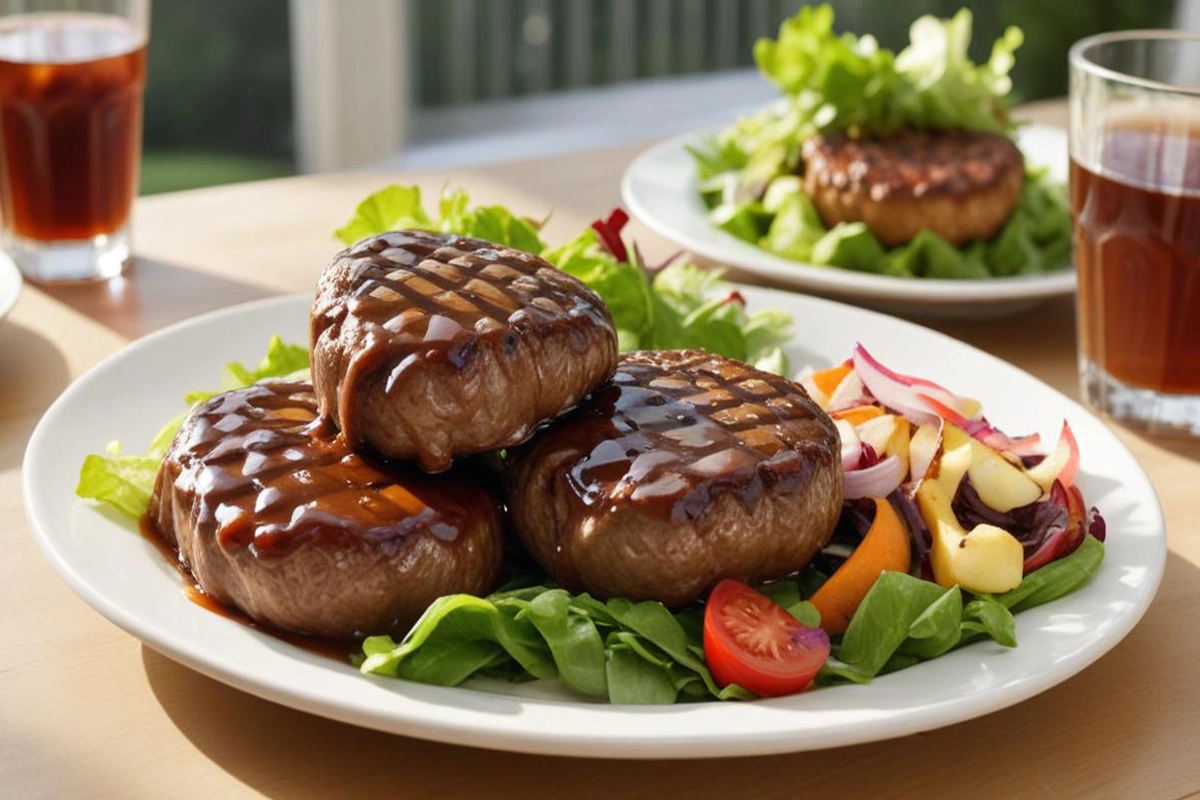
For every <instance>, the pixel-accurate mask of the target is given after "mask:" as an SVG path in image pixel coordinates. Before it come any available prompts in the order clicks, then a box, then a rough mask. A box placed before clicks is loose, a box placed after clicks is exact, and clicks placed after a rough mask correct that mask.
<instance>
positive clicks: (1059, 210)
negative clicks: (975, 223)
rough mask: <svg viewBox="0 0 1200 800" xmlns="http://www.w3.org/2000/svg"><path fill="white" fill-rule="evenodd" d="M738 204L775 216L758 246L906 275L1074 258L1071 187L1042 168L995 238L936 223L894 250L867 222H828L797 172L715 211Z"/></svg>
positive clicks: (1000, 273)
mask: <svg viewBox="0 0 1200 800" xmlns="http://www.w3.org/2000/svg"><path fill="white" fill-rule="evenodd" d="M739 209H747V210H746V212H745V213H747V214H751V215H759V214H761V213H763V212H765V213H766V214H768V215H769V221H768V222H767V223H766V225H767V226H766V232H765V233H764V234H763V235H762V236H761V237H760V238H759V239H758V240H757V244H758V246H759V247H761V248H763V249H764V250H767V251H770V252H772V253H776V254H778V255H781V256H784V257H785V258H791V259H794V260H796V261H803V262H807V263H810V264H817V265H821V266H831V267H840V268H842V269H852V270H856V271H860V272H871V273H875V274H878V275H892V276H895V277H900V278H941V279H948V280H973V279H981V278H988V277H993V276H994V277H1008V276H1012V275H1028V274H1033V273H1038V272H1046V271H1050V270H1056V269H1064V268H1067V267H1069V266H1070V264H1071V258H1070V256H1071V215H1070V212H1069V211H1068V207H1067V199H1066V190H1065V188H1064V187H1063V186H1062V184H1059V183H1056V182H1055V181H1053V180H1052V179H1051V178H1049V176H1048V175H1047V173H1046V170H1044V169H1040V168H1028V169H1027V170H1026V175H1025V183H1024V186H1023V188H1022V192H1021V198H1020V201H1019V203H1018V205H1017V208H1016V210H1015V211H1014V212H1013V215H1012V217H1010V219H1009V221H1008V222H1007V223H1006V224H1005V226H1004V227H1003V228H1002V229H1001V231H1000V233H999V234H997V235H996V237H995V238H994V239H992V240H991V241H986V242H972V243H970V244H969V245H967V246H965V247H962V248H956V247H954V246H953V245H952V244H950V243H949V242H947V241H946V240H945V239H943V238H942V237H940V236H938V235H937V234H936V233H933V232H932V231H929V230H924V231H921V232H919V233H918V234H917V235H916V236H915V237H914V238H913V239H912V241H910V242H908V243H907V244H904V245H901V246H899V247H895V248H892V249H890V250H889V249H886V248H884V247H883V246H882V245H881V244H880V243H879V240H878V239H876V238H875V236H874V234H872V233H871V231H870V230H868V229H867V227H866V226H865V225H864V224H863V223H861V222H842V223H839V224H837V225H835V226H834V227H833V228H826V227H825V224H824V223H823V222H822V221H821V218H820V216H819V215H818V214H817V211H816V208H815V207H814V206H813V204H812V201H811V200H810V199H809V198H808V196H807V195H806V194H805V193H804V189H803V187H802V184H801V181H800V179H799V178H797V177H796V176H794V175H782V176H780V177H777V178H775V179H774V180H772V181H771V182H770V184H768V186H767V189H766V193H765V195H764V196H763V200H762V201H761V202H759V201H747V202H746V203H744V204H742V205H741V206H738V207H737V208H733V207H729V206H724V205H722V206H718V207H717V208H716V209H715V210H714V211H713V212H712V215H711V216H712V217H713V221H714V223H716V224H720V222H719V219H724V218H725V217H724V216H723V215H727V214H737V213H742V212H741V211H740V210H739ZM749 209H759V210H760V211H750V210H749ZM719 215H722V216H719ZM761 224H762V220H761V219H759V218H758V217H757V216H755V221H754V223H753V225H752V226H749V227H746V228H744V229H742V230H739V231H735V235H738V236H739V237H742V236H743V235H744V236H745V237H749V236H753V235H754V234H755V233H756V232H757V231H758V230H759V227H760V226H761Z"/></svg>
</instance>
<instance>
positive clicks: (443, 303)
mask: <svg viewBox="0 0 1200 800" xmlns="http://www.w3.org/2000/svg"><path fill="white" fill-rule="evenodd" d="M616 357H617V335H616V331H615V329H614V328H613V323H612V317H610V316H609V313H608V309H607V308H605V306H604V303H603V302H602V301H601V300H600V298H599V297H598V296H597V295H596V294H595V292H593V291H592V290H591V289H588V288H587V287H586V286H584V285H583V284H582V283H580V282H579V281H578V280H576V279H575V278H573V277H571V276H570V275H567V274H566V273H564V272H562V271H561V270H558V269H556V268H555V267H554V266H553V265H551V264H549V263H548V262H546V261H544V260H543V259H541V258H538V257H537V256H533V255H530V254H528V253H522V252H520V251H518V250H512V249H510V248H507V247H501V246H499V245H495V244H492V243H490V242H484V241H480V240H477V239H465V238H462V237H458V236H450V235H447V234H440V233H428V232H425V231H397V232H394V233H385V234H382V235H379V236H374V237H371V238H368V239H364V240H362V241H361V242H358V243H357V244H355V245H354V246H353V247H351V248H349V249H347V250H345V251H343V252H342V253H341V254H339V255H338V256H337V258H336V259H335V260H334V262H333V264H332V265H331V266H330V267H329V268H328V269H326V270H325V273H324V274H323V275H322V276H321V280H320V283H319V285H318V288H317V297H316V300H315V302H314V304H313V310H312V367H313V383H314V385H315V386H316V391H317V397H318V398H319V399H320V403H321V411H322V414H323V415H324V416H325V417H326V418H328V419H331V420H333V421H334V422H335V423H336V424H337V425H338V427H340V428H341V430H342V433H343V434H344V435H345V437H346V440H347V442H348V443H349V444H350V446H351V447H352V448H356V449H357V448H358V447H359V446H360V445H362V444H364V443H365V444H367V445H369V446H370V447H371V448H373V449H374V450H375V451H376V452H378V453H380V454H382V455H385V456H389V457H396V458H416V459H418V460H419V461H420V464H421V466H422V467H423V468H424V469H425V470H427V471H430V472H437V471H441V470H444V469H446V468H447V467H449V466H450V463H451V460H452V459H453V458H454V457H455V456H457V455H462V454H466V453H477V452H483V451H487V450H495V449H498V448H502V447H508V446H510V445H514V444H517V443H518V442H521V441H523V440H524V439H526V438H528V436H529V435H530V434H531V433H532V432H533V429H534V427H535V426H537V425H538V424H540V423H541V422H543V421H545V420H548V419H551V418H553V417H554V416H555V415H557V414H560V413H562V412H563V411H565V410H566V409H568V408H570V407H571V406H573V405H574V404H575V403H577V402H578V401H579V399H580V398H582V397H583V396H584V395H586V394H587V393H588V392H590V391H591V390H592V389H594V388H596V387H597V386H599V385H600V384H601V383H603V382H604V381H605V380H607V379H608V377H609V376H610V375H612V372H613V369H614V368H615V365H616Z"/></svg>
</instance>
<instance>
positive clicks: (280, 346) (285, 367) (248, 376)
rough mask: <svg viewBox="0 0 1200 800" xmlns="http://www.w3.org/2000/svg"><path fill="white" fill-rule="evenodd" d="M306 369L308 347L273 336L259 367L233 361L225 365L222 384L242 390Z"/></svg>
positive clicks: (227, 387) (228, 387)
mask: <svg viewBox="0 0 1200 800" xmlns="http://www.w3.org/2000/svg"><path fill="white" fill-rule="evenodd" d="M306 369H308V347H306V346H305V345H301V344H286V343H285V342H284V341H283V340H282V339H280V338H279V337H278V336H272V337H271V341H270V342H268V343H267V354H266V355H265V356H263V359H262V361H259V362H258V365H257V366H255V367H254V368H253V369H251V368H249V367H247V366H246V365H245V364H242V363H240V362H238V361H231V362H229V363H228V364H226V365H225V377H224V380H222V382H221V383H222V385H223V386H224V387H225V388H226V389H240V388H241V387H243V386H249V385H250V384H252V383H258V382H259V381H262V380H266V379H267V378H287V377H290V376H292V375H294V374H296V373H298V372H302V371H303V370H306ZM196 396H198V395H189V397H196ZM205 399H207V398H205Z"/></svg>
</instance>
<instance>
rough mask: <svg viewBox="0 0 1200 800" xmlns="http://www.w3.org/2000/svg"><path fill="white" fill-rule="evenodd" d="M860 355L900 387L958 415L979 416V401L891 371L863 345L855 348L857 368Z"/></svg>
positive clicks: (937, 385)
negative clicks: (922, 395) (933, 401)
mask: <svg viewBox="0 0 1200 800" xmlns="http://www.w3.org/2000/svg"><path fill="white" fill-rule="evenodd" d="M860 353H861V355H862V358H863V360H865V361H869V362H870V363H871V365H872V366H873V367H874V368H875V370H876V371H878V372H879V373H881V374H882V375H883V377H885V378H887V379H888V380H890V381H892V382H893V383H897V384H899V385H900V386H904V387H907V388H910V389H914V390H916V391H919V392H920V393H921V394H924V395H928V396H930V397H933V398H935V399H937V400H938V401H939V402H940V403H942V405H944V406H947V407H948V408H952V409H954V411H955V412H956V413H958V414H960V415H962V416H964V417H967V418H969V419H974V418H975V417H977V416H979V411H980V405H979V402H978V401H976V400H972V399H971V398H969V397H962V396H960V395H957V394H955V393H954V392H952V391H950V390H949V389H947V388H946V387H944V386H941V385H940V384H937V383H934V382H933V381H929V380H925V379H924V378H917V377H914V376H912V375H901V374H900V373H899V372H896V371H895V370H892V369H889V368H887V367H885V366H884V365H883V364H881V363H880V362H879V361H877V360H876V359H875V357H874V356H872V355H871V354H870V353H868V352H867V350H866V348H865V347H863V346H862V345H861V344H855V346H854V356H855V368H857V366H858V357H859V355H860ZM864 380H865V379H864ZM918 424H919V423H918Z"/></svg>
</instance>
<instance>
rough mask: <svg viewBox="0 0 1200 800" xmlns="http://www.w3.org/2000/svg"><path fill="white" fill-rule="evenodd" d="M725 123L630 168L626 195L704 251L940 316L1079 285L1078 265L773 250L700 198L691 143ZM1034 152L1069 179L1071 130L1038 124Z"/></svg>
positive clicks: (789, 283) (861, 298) (1011, 305)
mask: <svg viewBox="0 0 1200 800" xmlns="http://www.w3.org/2000/svg"><path fill="white" fill-rule="evenodd" d="M720 130H721V129H720V128H715V129H707V130H702V131H693V132H692V133H687V134H684V135H682V136H678V137H676V138H674V139H669V140H667V141H665V142H662V143H661V144H658V145H656V146H654V147H652V148H650V149H649V150H647V151H646V152H645V153H642V154H641V155H640V156H638V157H637V158H636V159H634V160H633V163H631V164H630V165H629V167H628V168H627V169H626V170H625V175H624V177H623V178H622V179H621V197H622V199H623V201H624V203H625V205H627V206H628V207H629V210H630V211H632V212H633V215H634V216H635V217H637V218H638V219H639V220H641V221H642V222H643V223H645V224H646V225H648V226H649V227H650V228H651V229H653V230H654V231H655V232H656V233H659V234H661V235H662V236H665V237H667V238H668V239H670V240H671V241H673V242H675V243H677V244H679V245H680V246H682V247H685V248H687V249H688V250H689V251H691V252H692V253H694V254H695V255H697V256H700V257H702V258H705V259H707V260H709V261H712V262H715V263H717V264H722V265H726V266H729V267H733V268H735V269H738V270H741V271H742V272H744V273H747V274H749V275H753V276H756V277H758V278H761V279H762V280H763V281H765V282H767V283H770V284H773V285H776V286H782V287H786V288H789V289H803V290H805V291H808V292H813V293H816V294H822V295H826V296H830V297H837V298H840V299H843V300H846V301H849V302H854V303H856V304H861V305H868V306H873V307H876V308H883V309H887V310H892V311H899V312H908V313H921V314H927V315H931V314H932V315H938V316H955V317H966V316H971V317H978V316H979V315H980V314H985V315H989V316H998V315H1001V314H1006V313H1012V312H1016V311H1019V310H1021V309H1024V308H1028V307H1029V306H1032V305H1035V304H1036V303H1038V302H1040V301H1042V300H1047V299H1049V298H1051V297H1056V296H1059V295H1064V294H1070V293H1072V292H1073V291H1074V290H1075V270H1074V269H1063V270H1059V271H1056V272H1047V273H1042V274H1039V275H1026V276H1017V277H1012V278H989V279H986V280H945V279H933V278H897V277H893V276H890V275H873V274H870V273H866V272H855V271H854V270H848V269H839V268H837V267H822V266H817V265H815V264H805V263H802V262H799V261H794V260H792V259H790V258H784V257H783V256H780V255H776V254H774V253H770V252H768V251H766V250H763V249H762V248H760V247H757V246H756V245H754V244H751V243H750V242H747V241H744V240H742V239H739V238H737V237H736V236H734V235H733V234H731V233H728V232H727V231H724V230H721V229H720V228H718V227H717V226H715V225H713V224H712V222H711V221H710V220H709V218H708V210H707V209H706V208H705V207H704V203H703V201H702V200H701V199H700V190H699V178H698V177H697V175H696V166H695V161H694V160H693V159H692V156H691V155H690V154H689V153H688V152H687V150H686V149H685V148H686V147H688V146H689V145H690V146H699V145H701V144H702V142H703V141H704V140H705V139H706V138H708V137H710V136H712V135H714V134H716V133H719V132H720ZM1017 139H1018V144H1019V145H1020V147H1021V150H1022V151H1023V152H1024V153H1025V158H1026V160H1027V161H1028V162H1029V163H1030V164H1033V165H1036V166H1044V167H1047V168H1048V169H1049V170H1050V175H1051V176H1052V177H1053V178H1054V179H1055V180H1059V181H1062V182H1064V183H1065V182H1066V180H1067V134H1066V131H1063V130H1060V129H1058V128H1050V127H1046V126H1042V125H1030V126H1027V127H1024V128H1022V129H1021V130H1020V133H1019V135H1018V137H1017Z"/></svg>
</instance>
